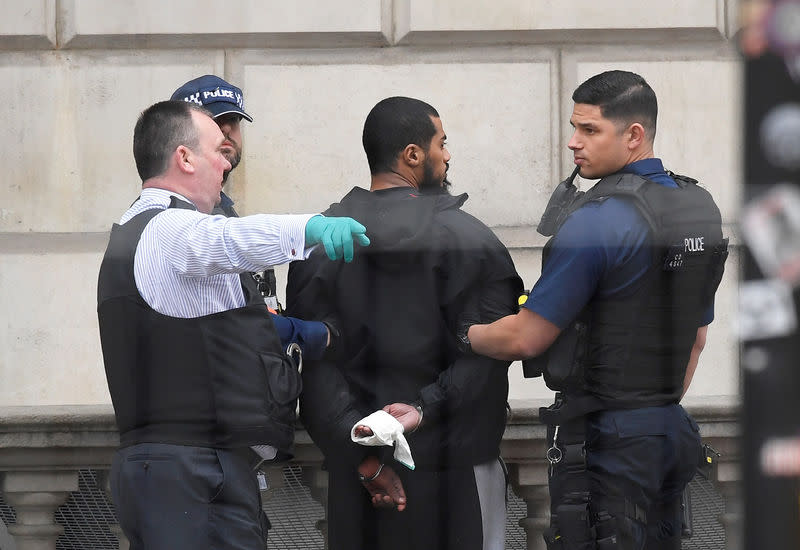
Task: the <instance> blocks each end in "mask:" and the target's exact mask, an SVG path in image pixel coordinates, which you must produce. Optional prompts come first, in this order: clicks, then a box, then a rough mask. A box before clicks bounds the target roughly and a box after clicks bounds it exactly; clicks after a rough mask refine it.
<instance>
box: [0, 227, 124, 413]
mask: <svg viewBox="0 0 800 550" xmlns="http://www.w3.org/2000/svg"><path fill="white" fill-rule="evenodd" d="M105 241H106V238H105V235H104V234H100V235H95V236H87V237H82V236H46V235H41V236H31V235H25V236H17V237H12V236H8V235H7V236H5V237H2V238H0V262H1V263H2V266H3V269H2V270H0V303H2V304H3V310H4V311H5V312H7V314H6V315H5V316H4V317H3V327H2V329H1V330H0V379H2V380H7V381H8V383H6V384H0V403H2V404H3V405H9V406H10V405H59V404H66V403H69V404H92V403H106V402H109V401H110V398H109V397H108V389H107V387H106V378H105V372H104V370H103V359H102V354H101V352H100V337H99V334H98V330H97V313H96V307H97V306H96V304H97V290H96V288H97V273H98V270H99V268H100V260H101V252H99V251H100V250H101V249H104V248H105Z"/></svg>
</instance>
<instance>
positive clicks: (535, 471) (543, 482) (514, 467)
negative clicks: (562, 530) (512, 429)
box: [509, 463, 550, 550]
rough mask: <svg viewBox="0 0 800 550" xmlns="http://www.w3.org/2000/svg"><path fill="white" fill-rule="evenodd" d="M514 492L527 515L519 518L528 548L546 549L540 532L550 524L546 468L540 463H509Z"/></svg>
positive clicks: (533, 549)
mask: <svg viewBox="0 0 800 550" xmlns="http://www.w3.org/2000/svg"><path fill="white" fill-rule="evenodd" d="M509 474H510V478H511V485H512V487H513V488H514V493H515V494H516V495H517V496H518V497H520V498H521V499H522V500H524V501H525V504H526V505H527V507H528V515H527V517H525V518H523V519H521V520H520V522H519V523H520V526H521V527H522V528H523V529H525V536H526V539H527V542H528V544H527V549H528V550H546V548H547V547H546V546H545V543H544V539H543V538H542V533H543V532H544V530H545V529H546V528H547V526H548V525H549V524H550V495H549V493H548V489H547V468H546V467H545V466H544V464H542V463H518V464H509Z"/></svg>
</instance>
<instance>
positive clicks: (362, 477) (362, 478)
mask: <svg viewBox="0 0 800 550" xmlns="http://www.w3.org/2000/svg"><path fill="white" fill-rule="evenodd" d="M381 470H383V462H381V463H380V464H378V469H377V470H375V473H374V474H372V475H371V476H369V477H367V476H365V475H364V474H362V473H361V472H358V479H359V480H360V481H361V483H369V482H370V481H375V480H376V479H377V478H378V476H379V475H381Z"/></svg>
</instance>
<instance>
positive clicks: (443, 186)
mask: <svg viewBox="0 0 800 550" xmlns="http://www.w3.org/2000/svg"><path fill="white" fill-rule="evenodd" d="M446 166H447V168H448V169H449V168H450V165H449V164H447V165H446ZM422 169H423V172H422V181H421V182H419V191H420V193H424V194H426V195H449V194H450V185H452V184H451V183H450V180H448V179H447V172H445V174H444V180H443V181H441V182H440V181H438V180H437V179H436V177H435V176H434V175H433V168H432V167H431V165H430V164H429V163H428V162H427V161H426V162H425V165H424V166H423V168H422Z"/></svg>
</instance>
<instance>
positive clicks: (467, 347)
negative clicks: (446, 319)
mask: <svg viewBox="0 0 800 550" xmlns="http://www.w3.org/2000/svg"><path fill="white" fill-rule="evenodd" d="M471 327H472V325H471V324H466V323H465V324H462V325H461V326H460V327H459V329H458V332H456V339H457V340H458V350H459V351H460V352H461V353H473V352H472V342H471V341H470V339H469V329H470V328H471Z"/></svg>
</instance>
